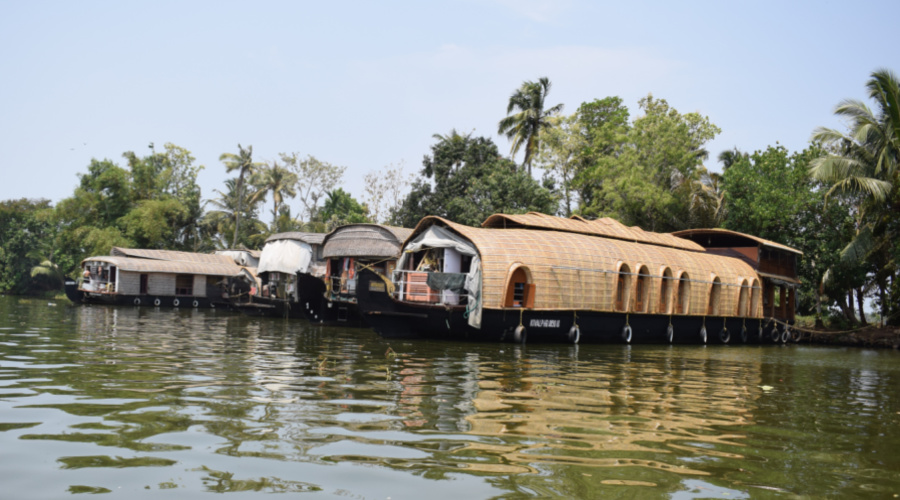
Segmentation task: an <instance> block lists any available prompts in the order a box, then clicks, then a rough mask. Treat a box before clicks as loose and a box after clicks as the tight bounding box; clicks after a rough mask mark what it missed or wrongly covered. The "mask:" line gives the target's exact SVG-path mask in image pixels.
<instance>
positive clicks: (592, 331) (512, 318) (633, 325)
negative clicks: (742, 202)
mask: <svg viewBox="0 0 900 500" xmlns="http://www.w3.org/2000/svg"><path fill="white" fill-rule="evenodd" d="M357 296H358V298H359V306H360V313H361V315H362V316H363V318H364V319H365V321H366V322H367V323H368V324H369V325H370V326H371V327H372V328H373V329H374V330H375V331H376V332H377V333H378V334H379V335H381V336H383V337H387V338H392V337H401V338H447V339H462V340H471V341H501V342H502V341H506V342H524V341H526V339H527V341H528V342H566V343H579V342H581V343H618V344H623V343H631V344H668V343H673V344H729V343H730V344H736V343H738V344H739V343H757V344H758V343H775V342H779V343H781V342H786V341H787V340H788V339H789V338H790V333H788V334H785V331H784V329H783V328H781V327H779V326H778V325H776V324H774V323H767V322H766V320H762V319H759V318H746V319H745V318H734V317H730V318H723V317H721V316H718V317H701V316H679V315H673V316H669V315H659V314H626V313H614V312H600V311H535V310H529V309H516V308H506V309H487V308H485V309H483V311H482V322H481V328H474V327H472V326H470V325H469V324H468V319H467V314H466V308H465V306H445V305H434V304H415V303H409V302H400V301H397V300H394V299H393V298H391V297H390V295H388V293H387V291H385V290H384V286H383V282H382V281H381V279H380V278H379V277H378V276H376V275H375V274H372V273H370V272H367V271H363V272H361V273H360V274H359V284H358V287H357ZM670 326H671V329H670Z"/></svg>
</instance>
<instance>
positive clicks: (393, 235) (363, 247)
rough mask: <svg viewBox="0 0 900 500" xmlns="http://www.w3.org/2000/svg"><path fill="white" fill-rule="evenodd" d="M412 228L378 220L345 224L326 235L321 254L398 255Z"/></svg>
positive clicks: (329, 256) (387, 256) (352, 255)
mask: <svg viewBox="0 0 900 500" xmlns="http://www.w3.org/2000/svg"><path fill="white" fill-rule="evenodd" d="M410 234H412V229H407V228H403V227H394V226H383V225H380V224H348V225H346V226H341V227H339V228H337V229H335V230H334V231H332V232H330V233H329V234H328V236H326V237H325V240H324V242H323V247H322V256H323V257H324V258H326V259H328V258H333V257H372V258H397V257H398V256H399V255H400V248H401V246H402V245H403V242H404V241H405V240H406V238H408V237H409V235H410Z"/></svg>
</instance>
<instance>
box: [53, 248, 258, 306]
mask: <svg viewBox="0 0 900 500" xmlns="http://www.w3.org/2000/svg"><path fill="white" fill-rule="evenodd" d="M81 269H82V276H81V278H80V279H79V280H72V279H67V280H66V295H67V296H68V297H69V299H70V300H72V301H73V302H75V303H87V304H115V305H135V306H151V307H194V308H197V307H221V306H227V305H228V299H227V292H226V288H225V285H226V283H227V280H228V278H231V277H234V276H239V275H241V274H252V273H253V271H252V268H245V267H242V266H240V265H238V264H236V263H235V261H234V259H233V258H232V257H231V256H228V255H213V254H203V253H192V252H178V251H170V250H145V249H134V248H121V247H113V249H112V251H111V252H110V255H104V256H94V257H88V258H86V259H84V260H83V261H82V262H81Z"/></svg>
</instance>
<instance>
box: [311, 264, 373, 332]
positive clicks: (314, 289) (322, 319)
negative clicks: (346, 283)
mask: <svg viewBox="0 0 900 500" xmlns="http://www.w3.org/2000/svg"><path fill="white" fill-rule="evenodd" d="M297 289H298V290H299V291H300V294H299V297H300V301H299V302H300V307H301V309H302V310H303V313H304V315H305V316H306V319H307V320H309V322H310V323H314V324H317V325H326V326H346V327H350V328H365V327H368V326H369V325H368V324H366V323H365V322H364V321H363V318H362V316H361V315H360V314H359V306H358V305H357V303H355V302H347V301H342V300H328V298H326V296H325V295H326V292H327V289H326V287H325V282H324V281H323V280H322V279H321V278H316V277H315V276H312V275H309V274H298V275H297Z"/></svg>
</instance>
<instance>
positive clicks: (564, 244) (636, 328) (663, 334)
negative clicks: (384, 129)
mask: <svg viewBox="0 0 900 500" xmlns="http://www.w3.org/2000/svg"><path fill="white" fill-rule="evenodd" d="M699 231H700V230H697V232H693V233H692V232H683V234H660V233H652V232H648V231H643V230H642V229H640V228H637V227H627V226H625V225H623V224H621V223H619V222H618V221H615V220H613V219H598V220H593V221H590V220H586V219H583V218H580V217H573V218H569V219H565V218H560V217H552V216H548V215H543V214H538V213H529V214H522V215H503V214H497V215H493V216H491V217H489V218H488V219H487V220H486V221H485V222H484V223H483V224H482V227H478V228H476V227H469V226H464V225H461V224H456V223H454V222H451V221H448V220H445V219H441V218H439V217H426V218H425V219H423V220H422V221H421V222H420V223H419V224H418V226H417V227H416V229H415V230H414V231H413V234H412V235H411V236H410V238H409V239H407V241H406V242H405V243H404V246H403V255H402V257H401V259H400V261H399V262H398V265H397V270H396V271H395V272H394V273H393V277H392V279H391V280H390V282H389V283H387V284H386V283H384V282H383V280H381V279H379V278H378V277H376V276H368V275H366V274H364V273H361V275H360V284H359V300H360V308H361V310H362V311H363V313H364V316H365V319H366V321H367V322H369V323H370V324H371V325H372V326H373V327H374V328H375V329H376V330H377V331H378V332H379V333H381V334H382V335H385V336H395V335H403V336H406V335H411V336H450V337H465V338H470V339H508V340H517V341H523V340H524V339H525V338H526V336H527V337H528V338H530V339H545V340H566V341H571V342H578V341H580V340H590V341H599V342H632V341H634V342H704V343H705V342H707V340H708V339H710V338H711V339H714V340H715V341H718V342H729V341H732V339H733V338H740V339H741V340H744V341H750V340H753V339H756V340H759V339H761V338H762V337H763V330H764V329H765V328H766V327H769V329H770V330H771V326H770V325H771V324H772V323H771V322H769V321H768V320H769V318H770V317H772V311H771V309H766V307H765V306H766V304H768V302H765V303H764V295H765V293H770V292H769V289H768V288H765V289H764V287H763V283H764V280H776V279H778V280H780V281H778V283H782V284H790V283H797V280H796V267H793V268H792V267H786V266H781V267H779V266H774V265H772V263H771V258H772V256H773V255H774V256H776V257H775V258H782V257H784V256H794V258H796V256H797V255H799V252H797V251H796V250H793V249H790V248H789V247H785V246H783V245H778V244H775V243H773V242H766V241H765V240H760V239H759V238H754V237H750V236H746V235H741V234H740V233H734V232H729V235H730V236H731V237H732V238H733V240H727V239H725V238H724V236H723V237H722V238H721V239H719V240H716V241H717V242H718V243H719V244H721V245H722V246H715V245H713V244H706V245H703V244H701V243H700V242H699V241H700V240H701V239H703V238H706V236H709V235H708V234H707V235H706V236H703V238H701V236H700V235H701V232H699ZM704 234H705V233H704ZM694 237H696V241H695V238H694ZM704 241H705V240H704ZM750 242H753V243H754V244H756V245H758V247H759V249H760V250H759V252H757V253H756V254H755V255H756V257H757V260H756V261H755V262H754V261H753V259H751V258H742V257H741V255H747V254H749V253H750V252H749V250H746V251H745V252H744V253H743V254H742V253H741V252H742V250H741V249H746V248H747V245H749V244H750ZM731 243H734V245H735V246H727V245H729V244H731ZM773 252H774V253H773ZM785 258H787V257H785ZM761 273H762V274H761ZM767 273H768V274H767ZM772 282H773V283H774V281H772ZM791 294H792V292H790V291H787V292H784V293H782V294H781V296H780V297H785V299H784V300H782V301H781V303H782V304H784V310H781V311H778V312H780V315H776V316H775V317H776V319H781V320H786V319H788V320H789V319H791V318H792V312H791V313H788V311H787V309H790V308H791V307H792V302H791V299H790V297H791V296H792V295H791ZM767 300H768V299H767ZM767 313H768V314H767ZM770 333H771V331H766V335H769V334H770ZM782 334H783V332H780V333H779V338H781V336H782ZM766 338H768V337H766Z"/></svg>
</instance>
